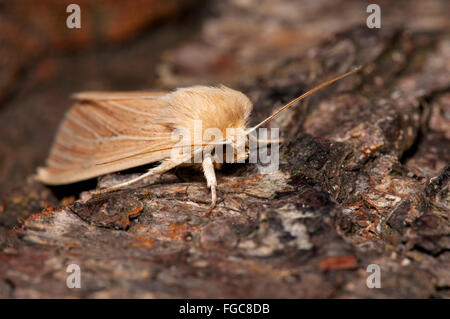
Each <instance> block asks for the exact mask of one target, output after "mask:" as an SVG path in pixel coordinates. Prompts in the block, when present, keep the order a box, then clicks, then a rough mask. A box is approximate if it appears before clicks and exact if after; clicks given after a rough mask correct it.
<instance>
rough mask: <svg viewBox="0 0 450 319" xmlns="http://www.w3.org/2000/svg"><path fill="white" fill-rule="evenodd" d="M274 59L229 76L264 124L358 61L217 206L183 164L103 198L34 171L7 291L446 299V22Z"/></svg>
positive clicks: (3, 229) (351, 35)
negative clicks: (377, 279) (377, 280)
mask: <svg viewBox="0 0 450 319" xmlns="http://www.w3.org/2000/svg"><path fill="white" fill-rule="evenodd" d="M406 9H407V8H406ZM406 9H405V10H406ZM223 10H225V9H223ZM226 10H232V9H230V8H228V7H227V9H226ZM214 19H215V20H213V21H216V23H217V20H219V21H220V19H221V18H220V16H219V17H216V18H214ZM209 23H212V22H211V21H210V22H209ZM178 50H184V49H183V48H182V49H178ZM211 50H212V49H211ZM178 52H179V51H178ZM214 52H216V51H214ZM180 54H184V53H180ZM74 58H76V57H74ZM279 60H280V61H279V62H277V63H276V64H275V65H273V66H271V67H268V68H265V70H264V72H259V75H258V77H255V78H253V79H241V81H240V80H239V79H234V81H235V83H240V84H236V86H235V87H236V88H238V89H241V90H242V91H243V92H245V93H246V94H247V95H248V96H249V97H250V99H251V100H252V101H254V104H255V110H254V114H253V117H252V122H254V123H256V122H258V121H259V120H261V119H263V118H264V117H265V116H267V115H268V114H270V113H272V112H273V110H275V109H276V108H278V107H279V106H281V105H282V103H284V102H287V101H289V100H290V99H292V98H294V97H296V96H297V95H298V94H299V92H301V91H304V90H306V89H307V88H311V87H312V86H313V85H314V84H317V83H320V82H321V81H324V80H326V79H328V78H331V77H333V76H334V75H336V74H339V73H343V72H345V71H347V70H348V69H350V68H351V67H352V66H354V65H359V64H361V65H363V66H364V68H363V70H362V71H361V72H359V73H358V74H356V75H354V76H352V77H350V78H347V79H345V80H342V81H341V82H338V83H337V84H336V85H333V86H332V87H329V88H327V89H325V90H323V91H321V92H320V93H318V94H316V95H314V96H312V97H311V98H308V99H307V100H305V101H304V102H303V103H301V104H299V105H298V106H297V107H295V108H292V109H291V110H289V111H288V112H285V113H283V114H282V115H280V117H279V118H277V119H276V120H274V121H273V122H272V123H271V126H272V127H279V128H280V132H281V134H282V137H283V138H284V139H285V142H284V144H283V145H282V146H281V148H280V167H279V170H278V171H276V172H275V173H273V174H262V173H261V165H262V164H250V163H246V164H229V165H225V167H224V168H223V169H222V170H221V171H219V172H217V175H218V198H219V202H218V205H217V208H216V209H215V210H214V211H213V213H212V214H211V216H209V217H207V212H208V206H209V200H210V194H209V189H208V188H207V187H206V183H205V182H204V180H203V178H202V175H201V173H199V172H198V171H195V170H193V169H189V168H180V169H177V170H174V171H172V172H170V173H168V174H165V175H164V176H163V177H162V178H160V179H157V180H147V181H143V182H142V183H141V184H139V185H136V186H135V187H133V188H128V189H125V190H121V191H117V192H114V193H111V194H106V195H102V196H95V197H92V196H91V195H90V194H89V190H90V189H92V188H95V181H94V182H92V183H91V182H86V183H81V184H77V185H75V186H73V185H72V186H68V187H62V188H61V187H56V188H47V187H45V186H43V185H41V184H39V183H36V182H33V181H32V180H31V179H30V178H29V179H28V181H27V182H26V183H23V184H22V185H21V186H19V187H16V188H14V189H12V190H9V191H8V192H7V193H6V194H5V195H4V196H3V202H2V206H1V211H0V296H1V297H12V298H23V297H25V298H35V297H39V298H40V297H50V298H53V297H80V298H102V297H106V298H109V297H131V298H179V297H190V298H207V297H211V298H214V297H219V298H223V297H232V298H241V297H242V298H348V297H362V298H365V297H369V298H392V297H394V298H431V297H433V298H448V297H450V271H449V270H450V222H449V220H450V202H449V200H450V197H449V180H450V167H449V166H448V163H450V77H449V74H450V62H449V61H450V38H449V36H448V30H447V31H446V30H445V29H440V30H419V31H417V30H415V29H414V28H412V29H408V30H405V29H404V28H399V27H385V28H381V29H380V30H374V29H368V28H367V27H365V26H350V27H349V28H347V29H346V30H345V31H342V32H339V33H337V34H335V35H333V36H332V37H329V39H328V40H325V41H322V42H320V43H319V44H316V45H314V46H312V47H311V48H310V49H309V50H307V51H305V52H303V53H302V50H299V52H296V53H295V54H291V53H290V55H289V57H288V56H284V57H283V58H282V59H279ZM165 63H173V61H172V62H165ZM236 69H237V68H236ZM236 69H235V70H236ZM183 74H186V73H183V71H180V74H179V75H178V76H179V77H180V78H181V77H183ZM171 79H172V80H173V78H172V77H171ZM190 79H192V74H191V73H189V72H188V75H187V76H185V78H184V80H180V79H178V81H179V82H189V81H190ZM165 80H167V78H165ZM165 80H164V79H160V83H163V84H164V83H165V84H167V81H165ZM143 170H144V169H136V170H131V171H128V172H125V173H122V174H112V175H109V176H107V177H104V178H103V179H101V180H100V181H99V184H100V185H107V184H110V183H113V182H117V181H118V180H121V179H123V178H126V177H129V176H131V175H134V174H138V173H139V172H142V171H143ZM80 191H81V194H80V196H79V197H78V195H79V193H80ZM69 264H78V265H80V267H81V271H82V275H81V278H82V289H69V288H67V286H66V278H67V275H68V274H67V273H66V268H67V266H68V265H69ZM370 264H377V265H379V266H380V267H381V276H382V279H381V288H380V289H369V288H368V287H367V285H366V279H367V277H368V275H369V274H370V273H368V272H366V269H367V267H368V265H370Z"/></svg>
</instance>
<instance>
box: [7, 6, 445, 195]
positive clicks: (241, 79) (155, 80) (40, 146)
mask: <svg viewBox="0 0 450 319" xmlns="http://www.w3.org/2000/svg"><path fill="white" fill-rule="evenodd" d="M72 2H75V3H77V4H78V5H80V7H81V29H68V28H67V27H66V18H67V16H68V15H69V14H68V13H66V7H67V5H68V4H69V3H72ZM369 3H370V1H369V2H368V1H348V0H345V1H327V0H310V1H306V0H304V1H297V0H282V1H276V0H263V1H257V0H230V1H213V0H211V1H207V0H203V1H202V0H163V1H160V0H135V1H126V0H124V1H121V0H101V1H90V0H77V1H72V0H71V1H61V0H24V1H0V70H1V71H0V180H1V182H0V193H3V192H5V191H6V190H8V189H10V188H11V187H12V186H14V185H18V184H19V183H20V182H23V180H24V179H25V178H26V176H29V175H30V174H32V173H33V172H34V170H35V168H36V167H37V166H39V165H42V164H43V163H44V160H45V157H46V155H47V152H48V150H49V147H50V145H51V141H52V138H53V135H54V133H55V130H56V128H57V125H58V123H59V121H60V120H61V118H62V116H63V114H64V112H65V111H66V110H67V108H68V107H69V106H70V99H69V96H70V94H71V93H73V92H77V91H81V90H139V89H149V88H168V89H171V88H174V87H177V86H186V85H191V84H216V83H219V82H221V83H224V84H227V85H231V86H234V87H236V88H239V87H240V86H242V85H246V84H250V83H257V81H258V75H260V74H262V73H266V71H267V70H269V69H271V68H273V67H274V66H276V65H277V63H278V62H279V61H283V60H286V58H288V57H291V56H292V57H293V56H296V55H299V54H303V53H305V52H308V51H307V50H308V49H310V48H311V47H313V46H314V45H315V44H317V43H319V42H321V41H325V40H328V39H330V38H332V37H333V35H334V34H336V33H338V32H340V31H342V30H345V29H347V28H349V27H351V26H353V25H363V24H365V21H366V18H367V15H368V13H366V7H367V5H368V4H369ZM377 3H378V4H379V5H380V7H381V13H382V29H383V28H385V27H402V28H405V29H406V30H415V31H417V30H419V31H433V30H443V29H445V30H448V29H449V24H450V23H449V19H448V16H447V15H448V12H450V5H449V4H450V2H449V1H445V0H442V1H377ZM367 45H368V46H370V43H368V44H367Z"/></svg>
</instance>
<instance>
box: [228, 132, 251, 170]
mask: <svg viewBox="0 0 450 319" xmlns="http://www.w3.org/2000/svg"><path fill="white" fill-rule="evenodd" d="M227 141H228V142H229V145H230V146H231V147H230V148H231V150H232V151H233V162H235V163H241V162H245V160H246V159H247V157H248V154H249V143H248V136H247V134H246V133H245V129H244V127H239V128H235V129H231V130H227Z"/></svg>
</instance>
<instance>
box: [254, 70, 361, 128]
mask: <svg viewBox="0 0 450 319" xmlns="http://www.w3.org/2000/svg"><path fill="white" fill-rule="evenodd" d="M361 68H362V66H361V65H360V66H357V67H356V68H354V69H353V70H351V71H349V72H347V73H344V74H341V75H339V76H337V77H335V78H333V79H331V80H328V81H326V82H324V83H321V84H319V85H318V86H316V87H315V88H313V89H311V90H309V91H308V92H306V93H303V94H302V95H300V96H299V97H297V98H296V99H293V100H292V101H290V102H289V103H288V104H286V105H285V106H283V107H282V108H281V109H279V110H278V111H276V112H275V113H273V114H272V115H271V116H269V117H268V118H266V119H265V120H264V121H262V122H261V123H259V124H258V125H256V126H254V127H252V128H250V129H248V130H247V132H245V135H249V134H250V133H252V132H253V131H255V130H256V129H257V128H258V127H261V126H262V125H264V124H266V123H267V122H269V121H270V120H271V119H273V118H274V117H275V116H277V115H278V114H280V113H281V112H283V111H284V110H286V109H287V108H289V107H291V106H292V105H294V104H295V103H296V102H298V101H300V100H303V99H304V98H305V97H307V96H308V95H311V94H313V93H314V92H316V91H318V90H320V89H322V88H324V87H326V86H328V85H330V84H332V83H334V82H336V81H338V80H340V79H342V78H345V77H346V76H349V75H350V74H353V73H355V72H357V71H359V70H360V69H361Z"/></svg>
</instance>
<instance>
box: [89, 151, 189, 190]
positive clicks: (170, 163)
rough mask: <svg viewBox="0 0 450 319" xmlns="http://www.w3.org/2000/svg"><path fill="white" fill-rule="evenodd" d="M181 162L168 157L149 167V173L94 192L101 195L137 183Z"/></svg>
mask: <svg viewBox="0 0 450 319" xmlns="http://www.w3.org/2000/svg"><path fill="white" fill-rule="evenodd" d="M180 163H181V162H180V161H173V160H170V159H167V160H165V161H163V162H161V164H159V165H158V166H156V167H154V168H151V169H149V170H148V172H147V173H144V174H142V175H141V176H138V177H136V178H133V179H130V180H128V181H126V182H123V183H120V184H117V185H114V186H111V187H108V188H105V189H100V190H98V191H94V192H93V193H92V194H93V195H99V194H104V193H108V192H111V191H114V190H117V189H120V188H122V187H125V186H128V185H131V184H134V183H137V182H139V181H141V180H143V179H144V178H146V177H148V176H152V175H156V174H159V175H161V174H164V173H165V172H167V171H169V170H171V169H172V168H174V167H176V166H178V165H179V164H180Z"/></svg>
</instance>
